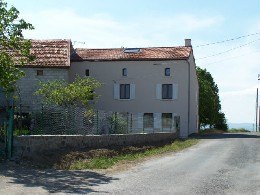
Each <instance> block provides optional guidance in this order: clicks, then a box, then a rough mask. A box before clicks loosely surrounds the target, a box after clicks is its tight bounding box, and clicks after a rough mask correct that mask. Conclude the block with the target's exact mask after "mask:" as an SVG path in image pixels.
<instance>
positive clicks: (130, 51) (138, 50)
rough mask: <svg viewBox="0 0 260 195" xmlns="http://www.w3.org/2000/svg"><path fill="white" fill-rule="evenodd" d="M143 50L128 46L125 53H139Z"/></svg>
mask: <svg viewBox="0 0 260 195" xmlns="http://www.w3.org/2000/svg"><path fill="white" fill-rule="evenodd" d="M140 51H141V49H140V48H127V49H124V53H139V52H140Z"/></svg>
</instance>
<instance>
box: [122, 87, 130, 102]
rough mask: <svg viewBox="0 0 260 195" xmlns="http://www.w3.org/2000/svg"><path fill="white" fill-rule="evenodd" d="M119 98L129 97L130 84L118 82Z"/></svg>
mask: <svg viewBox="0 0 260 195" xmlns="http://www.w3.org/2000/svg"><path fill="white" fill-rule="evenodd" d="M120 99H130V84H120Z"/></svg>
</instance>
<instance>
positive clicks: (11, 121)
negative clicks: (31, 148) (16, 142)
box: [7, 107, 14, 160]
mask: <svg viewBox="0 0 260 195" xmlns="http://www.w3.org/2000/svg"><path fill="white" fill-rule="evenodd" d="M8 114H9V120H8V128H7V142H8V143H7V158H8V159H9V160H10V159H11V157H12V151H13V130H14V108H13V107H12V108H11V109H8Z"/></svg>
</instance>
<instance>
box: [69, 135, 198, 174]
mask: <svg viewBox="0 0 260 195" xmlns="http://www.w3.org/2000/svg"><path fill="white" fill-rule="evenodd" d="M198 142H199V140H197V139H187V140H176V141H174V142H173V143H172V144H168V145H165V146H162V147H156V148H153V147H152V148H149V149H147V150H145V151H142V152H138V151H137V152H133V153H131V152H130V153H125V154H120V153H116V154H114V155H112V156H103V155H101V156H96V157H93V158H90V159H80V160H77V161H75V162H73V163H72V164H71V165H70V166H69V167H68V168H69V169H71V170H80V169H107V168H110V167H112V166H114V165H116V164H117V163H120V162H122V161H124V162H125V161H136V160H140V159H143V158H145V157H149V156H156V155H159V154H164V153H168V152H177V151H180V150H183V149H185V148H188V147H190V146H193V145H195V144H197V143H198Z"/></svg>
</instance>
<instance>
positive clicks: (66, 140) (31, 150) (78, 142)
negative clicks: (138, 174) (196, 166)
mask: <svg viewBox="0 0 260 195" xmlns="http://www.w3.org/2000/svg"><path fill="white" fill-rule="evenodd" d="M178 137H179V133H153V134H126V135H122V134H120V135H85V136H84V135H58V136H55V135H53V136H52V135H46V136H43V135H40V136H19V137H15V138H14V156H16V157H25V156H33V155H34V154H40V153H44V152H46V151H52V152H53V151H55V150H56V151H60V150H77V149H82V148H107V147H112V146H129V145H145V144H154V143H159V142H168V141H171V140H174V139H176V138H178Z"/></svg>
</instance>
